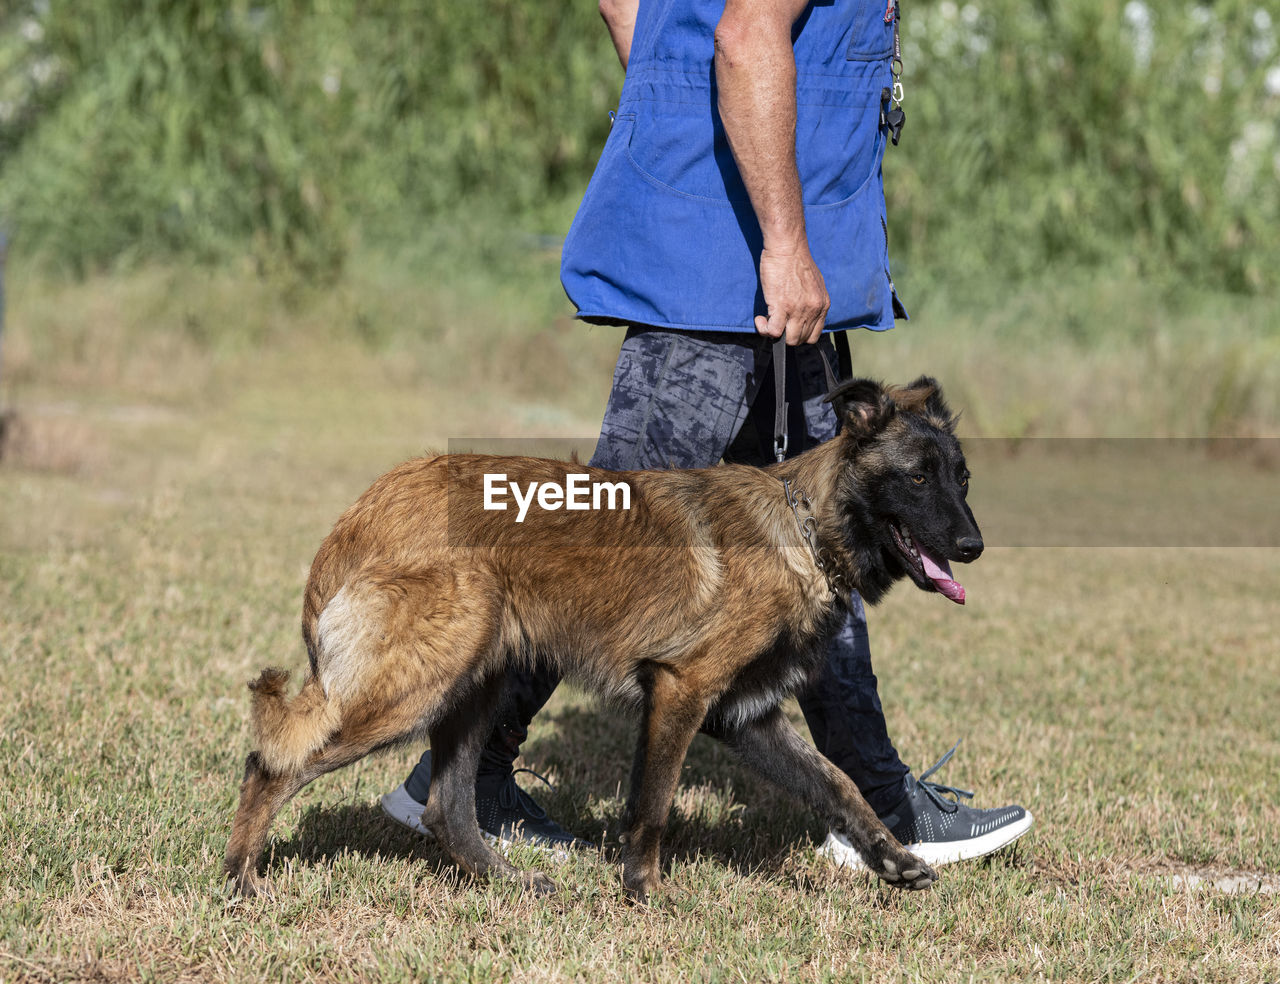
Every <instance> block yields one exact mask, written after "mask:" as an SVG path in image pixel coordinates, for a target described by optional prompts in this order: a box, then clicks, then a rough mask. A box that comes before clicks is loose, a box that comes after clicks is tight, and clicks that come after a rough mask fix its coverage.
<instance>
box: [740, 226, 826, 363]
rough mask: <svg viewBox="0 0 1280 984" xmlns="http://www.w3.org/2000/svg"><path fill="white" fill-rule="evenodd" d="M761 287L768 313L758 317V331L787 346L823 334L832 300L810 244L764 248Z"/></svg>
mask: <svg viewBox="0 0 1280 984" xmlns="http://www.w3.org/2000/svg"><path fill="white" fill-rule="evenodd" d="M760 289H761V290H762V291H764V300H765V304H767V305H768V308H769V315H768V317H765V316H764V315H757V316H756V331H758V332H759V333H760V334H761V335H766V336H768V337H769V338H780V337H781V336H782V333H783V332H784V331H785V332H786V335H787V344H788V345H808V344H812V343H813V342H816V341H817V340H818V339H819V338H821V337H822V326H823V325H824V324H825V323H826V318H827V309H828V308H829V307H830V306H831V299H830V298H829V297H828V296H827V286H826V284H825V283H824V282H823V280H822V274H821V273H820V272H819V270H818V267H817V264H815V263H814V262H813V257H812V256H810V255H809V247H808V246H807V245H806V246H800V247H799V248H796V249H794V250H792V251H790V252H783V251H780V250H772V249H769V248H768V247H765V249H764V252H762V253H761V254H760Z"/></svg>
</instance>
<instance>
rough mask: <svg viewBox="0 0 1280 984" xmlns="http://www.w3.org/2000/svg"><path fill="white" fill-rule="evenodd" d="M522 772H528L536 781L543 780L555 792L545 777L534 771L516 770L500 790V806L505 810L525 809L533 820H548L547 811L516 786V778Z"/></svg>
mask: <svg viewBox="0 0 1280 984" xmlns="http://www.w3.org/2000/svg"><path fill="white" fill-rule="evenodd" d="M521 772H527V773H529V775H531V776H533V777H534V778H535V779H541V780H542V781H543V782H544V783H546V784H547V788H548V789H551V790H553V791H554V790H555V788H556V787H555V786H553V785H552V784H551V780H550V779H548V778H547V777H546V776H544V775H539V774H538V773H537V772H534V771H533V770H532V769H516V770H515V771H514V772H512V773H511V775H509V776H507V781H506V782H504V783H503V784H502V785H501V786H500V787H499V788H498V805H499V806H500V807H502V808H503V809H504V810H515V809H523V810H524V812H525V813H527V814H528V815H529V816H530V817H531V818H532V819H534V820H537V821H542V820H545V819H547V811H546V810H544V809H543V808H542V807H540V806H539V805H538V804H537V803H536V802H535V801H534V799H533V797H532V796H530V795H529V794H528V793H526V792H525V791H524V790H523V789H521V788H520V787H519V786H518V785H517V784H516V776H517V775H519V774H520V773H521Z"/></svg>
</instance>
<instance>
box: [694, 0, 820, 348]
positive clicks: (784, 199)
mask: <svg viewBox="0 0 1280 984" xmlns="http://www.w3.org/2000/svg"><path fill="white" fill-rule="evenodd" d="M807 6H808V0H727V2H726V4H725V8H724V14H723V16H722V17H721V18H720V23H719V24H718V25H717V26H716V33H715V71H716V85H717V87H718V89H719V93H720V95H719V100H720V101H719V107H720V118H721V119H722V120H723V121H724V130H725V135H726V136H727V137H728V138H729V146H730V148H731V149H732V150H733V157H734V160H735V161H736V162H737V165H738V171H739V172H740V173H741V174H742V180H743V181H744V182H745V184H746V186H747V194H748V195H749V196H750V198H751V206H752V208H753V209H754V210H755V213H756V219H757V220H758V221H759V223H760V230H761V232H762V233H763V234H764V250H763V252H762V253H761V254H760V287H761V289H762V290H763V292H764V299H765V303H766V305H767V306H768V311H769V313H768V316H767V317H765V316H760V317H757V318H756V331H758V332H759V333H760V334H762V335H767V336H768V337H770V338H778V337H780V336H781V335H782V334H783V333H784V332H785V333H786V336H787V344H789V345H799V344H801V343H805V342H816V341H817V340H818V339H819V338H820V337H821V335H822V326H823V324H824V323H825V321H826V316H827V309H828V308H829V307H830V305H831V301H830V298H829V297H828V296H827V288H826V284H825V283H824V282H823V279H822V274H821V273H820V272H819V270H818V267H817V265H816V264H815V263H814V262H813V257H812V256H811V255H810V254H809V239H808V236H807V234H806V232H805V226H804V205H803V199H802V197H801V191H800V173H799V171H798V170H797V168H796V62H795V52H794V51H793V49H792V47H791V27H792V25H793V24H794V23H795V21H796V19H797V18H798V17H799V16H800V15H801V14H802V13H804V10H805V8H806V7H807Z"/></svg>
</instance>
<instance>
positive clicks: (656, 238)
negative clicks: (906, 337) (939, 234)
mask: <svg viewBox="0 0 1280 984" xmlns="http://www.w3.org/2000/svg"><path fill="white" fill-rule="evenodd" d="M886 4H887V0H814V2H813V3H812V4H810V6H809V8H808V9H807V10H806V11H805V13H804V14H803V15H802V16H801V18H800V20H799V21H798V22H797V23H796V25H795V28H794V29H793V32H792V35H793V39H794V42H795V45H794V46H795V57H796V69H797V80H796V90H797V92H796V100H797V107H796V110H797V119H796V163H797V166H798V167H799V171H800V181H801V186H802V189H803V195H804V206H805V209H804V211H805V224H806V226H807V230H808V234H809V248H810V250H811V252H812V253H813V257H814V260H815V261H816V262H817V264H818V269H819V270H821V271H822V276H823V278H824V279H825V281H826V285H827V292H828V293H829V294H830V296H831V310H830V313H829V314H828V315H827V328H828V329H832V330H838V329H845V328H872V329H876V330H883V329H885V328H892V327H893V318H894V313H895V310H896V311H897V312H898V313H899V314H900V315H901V316H904V317H905V313H904V312H902V310H901V307H900V306H899V305H898V301H897V297H896V296H895V294H894V290H893V282H892V281H891V280H890V278H889V256H888V231H887V228H886V226H885V209H884V183H883V179H882V177H881V172H880V162H881V158H882V157H883V155H884V148H885V139H886V133H885V130H884V128H882V127H881V125H880V112H881V93H882V91H883V90H884V88H885V87H886V86H889V85H891V84H892V82H891V76H890V71H889V59H890V57H891V56H892V53H893V52H892V49H893V25H892V23H886V22H885V15H886ZM723 10H724V0H642V2H641V4H640V11H639V17H638V21H637V23H636V28H635V34H634V37H633V40H632V45H631V53H630V57H629V60H628V67H627V77H626V81H625V83H624V85H623V88H622V98H621V100H620V102H619V105H618V111H617V116H616V119H615V120H614V124H613V129H612V130H611V131H610V133H609V139H608V141H607V142H606V143H605V147H604V152H603V154H602V155H601V157H600V161H599V163H598V164H597V165H596V169H595V173H594V174H593V175H592V177H591V182H590V184H589V185H588V186H587V191H586V194H585V196H584V197H583V200H582V205H581V207H580V208H579V209H578V214H577V215H576V216H575V218H574V220H573V225H572V226H571V227H570V229H569V234H568V236H567V237H566V239H565V244H564V253H563V257H562V260H561V271H560V272H561V281H562V283H563V284H564V289H565V291H566V292H567V293H568V295H569V299H570V300H571V301H573V303H574V304H575V305H576V306H577V308H578V317H579V318H582V319H584V320H587V321H597V322H601V321H603V322H627V323H635V324H645V325H657V326H662V327H667V328H683V329H691V330H702V331H736V332H754V331H755V326H754V319H755V316H756V315H758V314H765V313H766V310H765V304H764V297H763V295H762V293H761V291H760V279H759V275H758V273H757V266H758V262H759V258H760V249H761V234H760V227H759V225H758V223H757V222H756V218H755V213H754V212H753V211H752V208H751V203H750V200H749V198H748V197H747V191H746V188H745V186H744V185H743V182H742V178H741V176H740V175H739V174H738V169H737V166H736V165H735V164H734V161H733V154H732V153H731V152H730V150H729V144H728V142H727V140H726V138H725V134H724V128H723V126H722V125H721V122H720V117H719V113H718V112H717V110H716V87H715V80H714V77H713V76H714V72H713V68H712V60H713V56H714V41H713V32H714V30H715V26H716V24H717V23H718V22H719V20H720V17H721V15H722V13H723Z"/></svg>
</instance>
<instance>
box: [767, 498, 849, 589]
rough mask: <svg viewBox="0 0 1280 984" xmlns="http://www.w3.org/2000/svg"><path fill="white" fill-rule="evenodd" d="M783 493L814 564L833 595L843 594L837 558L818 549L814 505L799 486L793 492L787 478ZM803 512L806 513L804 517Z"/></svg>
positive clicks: (842, 583)
mask: <svg viewBox="0 0 1280 984" xmlns="http://www.w3.org/2000/svg"><path fill="white" fill-rule="evenodd" d="M782 492H783V494H784V495H785V496H786V497H787V505H789V506H790V507H791V513H792V515H794V516H795V518H796V525H797V526H798V527H799V528H800V535H801V536H802V537H804V542H805V543H807V544H808V545H809V553H811V554H812V555H813V562H814V564H815V565H816V566H817V568H818V570H820V571H822V576H823V577H825V578H826V579H827V587H829V588H830V589H831V590H832V592H833V593H835V594H837V595H838V594H841V593H842V592H843V591H844V590H845V587H844V573H843V572H842V571H840V570H837V565H836V563H835V558H833V557H832V556H831V553H830V551H827V550H821V549H819V547H818V518H817V517H816V516H814V515H813V505H812V504H811V503H810V502H809V497H808V496H807V495H805V494H804V491H803V490H802V489H800V487H799V486H797V487H796V488H795V489H794V490H793V489H792V488H791V483H790V482H789V481H787V479H785V478H784V479H783V480H782ZM802 511H803V512H804V513H805V515H803V516H802V515H801V512H802Z"/></svg>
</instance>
